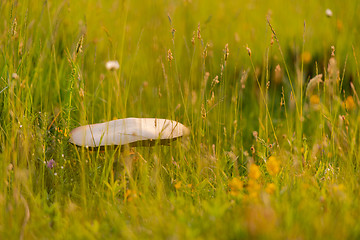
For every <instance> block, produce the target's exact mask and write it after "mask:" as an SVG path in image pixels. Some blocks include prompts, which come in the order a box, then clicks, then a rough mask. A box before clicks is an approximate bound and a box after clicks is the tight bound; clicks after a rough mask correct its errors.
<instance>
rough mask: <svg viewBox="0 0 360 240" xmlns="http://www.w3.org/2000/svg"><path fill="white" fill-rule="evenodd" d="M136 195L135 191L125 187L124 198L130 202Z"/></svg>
mask: <svg viewBox="0 0 360 240" xmlns="http://www.w3.org/2000/svg"><path fill="white" fill-rule="evenodd" d="M137 197H138V195H137V193H136V191H134V190H130V189H127V190H126V193H125V199H126V201H128V202H131V201H132V200H134V199H136V198H137Z"/></svg>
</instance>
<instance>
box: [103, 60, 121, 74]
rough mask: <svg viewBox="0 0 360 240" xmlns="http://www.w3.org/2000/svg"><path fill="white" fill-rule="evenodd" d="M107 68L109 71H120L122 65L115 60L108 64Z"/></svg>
mask: <svg viewBox="0 0 360 240" xmlns="http://www.w3.org/2000/svg"><path fill="white" fill-rule="evenodd" d="M105 67H106V69H107V70H109V71H115V70H118V69H119V67H120V65H119V62H118V61H116V60H114V61H108V62H106V64H105Z"/></svg>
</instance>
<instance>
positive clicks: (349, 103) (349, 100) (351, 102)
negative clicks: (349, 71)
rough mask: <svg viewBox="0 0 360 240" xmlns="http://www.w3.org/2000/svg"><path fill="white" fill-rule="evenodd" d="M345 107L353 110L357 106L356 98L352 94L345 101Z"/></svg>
mask: <svg viewBox="0 0 360 240" xmlns="http://www.w3.org/2000/svg"><path fill="white" fill-rule="evenodd" d="M343 107H345V108H346V110H348V111H351V110H353V109H354V108H355V107H356V104H355V101H354V98H353V97H352V96H348V97H347V98H346V100H345V101H344V102H343Z"/></svg>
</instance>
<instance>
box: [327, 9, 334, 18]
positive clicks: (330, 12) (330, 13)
mask: <svg viewBox="0 0 360 240" xmlns="http://www.w3.org/2000/svg"><path fill="white" fill-rule="evenodd" d="M325 14H326V16H327V17H329V18H330V17H332V15H333V12H332V11H331V9H329V8H328V9H326V10H325Z"/></svg>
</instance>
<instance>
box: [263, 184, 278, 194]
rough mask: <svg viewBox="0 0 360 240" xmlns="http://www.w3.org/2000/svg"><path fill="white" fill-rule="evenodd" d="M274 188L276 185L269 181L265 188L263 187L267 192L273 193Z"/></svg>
mask: <svg viewBox="0 0 360 240" xmlns="http://www.w3.org/2000/svg"><path fill="white" fill-rule="evenodd" d="M275 190H276V185H275V184H274V183H269V184H268V185H267V186H266V188H265V191H266V192H267V193H268V194H273V193H274V192H275Z"/></svg>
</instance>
